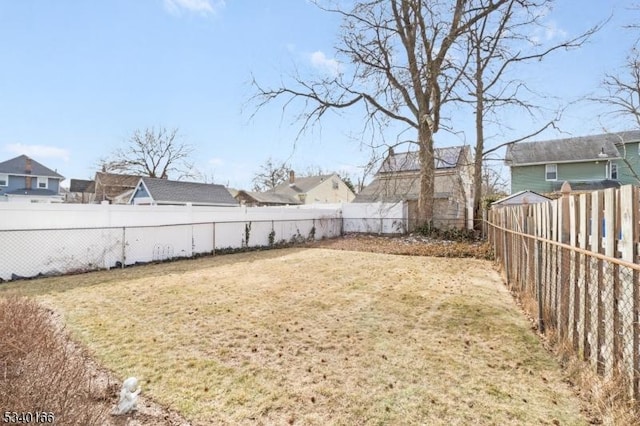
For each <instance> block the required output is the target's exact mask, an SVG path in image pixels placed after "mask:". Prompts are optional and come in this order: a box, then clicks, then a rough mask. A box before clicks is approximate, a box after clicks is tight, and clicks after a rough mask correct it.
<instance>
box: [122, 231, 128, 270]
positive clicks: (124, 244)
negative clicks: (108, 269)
mask: <svg viewBox="0 0 640 426" xmlns="http://www.w3.org/2000/svg"><path fill="white" fill-rule="evenodd" d="M126 230H127V228H126V227H124V226H123V227H122V266H121V268H124V265H125V264H126V263H127V233H126V232H127V231H126Z"/></svg>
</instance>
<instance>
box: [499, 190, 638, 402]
mask: <svg viewBox="0 0 640 426" xmlns="http://www.w3.org/2000/svg"><path fill="white" fill-rule="evenodd" d="M639 203H640V188H637V187H633V186H624V187H622V188H621V189H619V190H618V189H606V190H604V191H598V192H593V193H591V194H580V195H571V194H569V193H568V192H567V193H565V194H564V195H563V197H562V198H560V199H558V200H553V201H551V202H548V203H541V204H536V205H522V206H504V207H499V208H497V209H495V210H493V211H491V212H489V214H488V215H487V218H488V220H489V222H490V223H489V224H488V226H489V231H488V236H489V238H490V240H491V241H490V242H491V243H492V245H493V247H494V250H495V254H496V259H497V260H498V261H499V262H500V263H501V265H502V268H503V271H504V273H505V275H506V278H507V283H508V285H509V287H510V288H511V289H512V290H514V291H516V292H519V293H520V294H521V295H522V296H523V297H525V296H526V297H532V298H534V299H535V300H537V302H538V303H537V304H535V305H534V304H530V305H532V314H535V315H537V317H538V320H539V321H538V324H539V326H540V327H541V329H542V327H543V325H544V327H545V329H547V328H551V329H555V330H556V332H557V333H558V335H559V337H560V338H561V339H564V340H565V341H566V342H567V343H568V344H569V345H570V346H571V347H572V348H573V349H574V351H575V352H576V354H577V356H578V357H580V358H581V359H584V360H587V361H588V362H589V363H590V364H591V366H592V367H593V368H594V370H596V371H597V372H598V373H600V374H603V375H605V376H606V377H608V378H611V377H613V376H614V375H615V374H617V373H621V374H623V375H624V376H625V377H626V379H628V380H627V383H629V392H630V393H631V394H632V395H633V396H634V397H635V398H636V399H640V394H639V393H640V389H639V388H640V324H639V323H640V287H639V276H640V265H638V258H639V250H640V204H639ZM533 306H535V308H534V307H533Z"/></svg>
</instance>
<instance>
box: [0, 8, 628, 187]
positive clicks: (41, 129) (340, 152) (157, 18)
mask: <svg viewBox="0 0 640 426" xmlns="http://www.w3.org/2000/svg"><path fill="white" fill-rule="evenodd" d="M632 3H633V2H632V1H613V0H584V1H575V2H574V1H558V4H557V6H556V8H555V9H554V10H552V11H550V12H549V13H548V15H547V16H546V17H545V22H546V23H547V25H548V27H549V30H548V31H546V32H541V33H540V35H539V36H540V37H542V38H551V39H554V38H557V37H561V36H572V35H576V34H578V33H579V32H580V31H583V30H585V29H587V28H588V27H590V26H591V25H594V24H595V23H597V22H598V21H601V20H604V19H606V18H607V17H608V16H609V15H611V14H613V18H612V20H611V21H610V22H609V23H608V24H607V26H606V27H605V28H604V29H603V30H602V31H601V32H600V33H598V34H596V35H595V36H594V37H593V38H592V40H591V41H590V42H589V44H588V45H587V46H585V47H584V48H582V49H581V50H579V51H574V52H568V53H565V52H561V53H559V54H557V55H554V57H553V58H551V60H546V61H545V62H543V63H536V64H534V65H533V66H532V67H531V68H529V70H528V71H527V73H526V74H523V75H520V76H519V77H521V78H523V79H525V80H526V81H527V82H529V83H530V85H531V86H532V87H534V88H536V89H537V90H539V91H542V92H545V93H550V94H553V95H555V96H557V97H560V98H561V99H565V100H566V101H572V100H575V99H577V98H578V97H580V96H583V95H586V94H588V93H593V92H595V91H597V88H598V85H599V82H600V81H601V80H602V78H603V75H604V73H605V72H613V71H615V70H616V68H617V67H619V66H620V64H622V63H623V61H624V57H625V54H626V51H627V50H628V49H629V48H630V46H631V44H632V42H633V40H634V38H635V36H636V35H635V34H634V33H633V32H631V31H630V30H628V29H623V28H622V26H623V25H624V24H628V23H630V22H632V21H633V20H634V18H635V17H637V13H634V12H630V11H629V10H628V9H627V8H628V7H629V6H631V4H632ZM338 26H339V21H338V19H337V17H336V16H332V15H329V14H326V13H324V12H321V11H320V10H318V9H317V8H316V7H314V6H313V5H311V4H309V3H308V2H307V1H304V0H261V1H256V0H226V1H223V0H135V1H132V0H109V1H82V0H56V1H48V0H19V1H18V0H15V1H12V0H0V58H1V60H0V160H6V159H9V158H12V157H14V156H16V155H20V154H23V153H24V154H27V155H30V156H32V157H33V158H35V159H36V160H37V161H40V162H41V163H43V164H45V165H47V166H49V167H51V168H55V169H57V170H58V172H60V173H61V174H63V175H64V176H65V177H66V178H67V180H66V181H65V183H66V185H68V184H69V179H71V178H80V179H86V178H91V177H92V176H93V174H94V172H95V171H96V164H97V162H98V160H99V158H100V157H105V156H107V155H108V154H109V153H110V152H111V151H113V150H114V149H115V148H117V147H119V146H123V144H124V142H125V141H126V140H127V138H128V137H129V135H131V133H132V132H133V131H134V130H135V129H144V128H146V127H152V126H155V127H158V126H164V127H167V128H179V133H180V135H181V137H182V141H183V142H185V143H188V144H191V145H193V147H194V148H195V152H194V159H195V161H196V166H197V168H198V169H200V170H201V171H202V172H204V173H206V174H207V175H208V176H213V178H214V180H215V182H217V183H223V184H229V185H230V186H232V187H236V188H249V187H250V186H251V183H250V182H251V177H252V175H253V174H254V172H255V171H256V170H257V169H258V168H259V166H260V164H262V163H263V162H264V161H265V160H266V159H267V158H269V157H273V158H276V159H283V160H284V159H289V160H290V163H291V164H292V165H293V167H294V168H296V169H305V168H307V167H309V166H316V167H321V168H323V169H325V170H336V171H341V170H344V171H348V172H351V173H353V174H354V175H355V174H357V173H358V166H360V165H362V164H363V163H365V162H366V160H367V158H368V155H369V152H368V150H367V149H361V147H360V144H359V142H358V140H357V139H354V138H353V135H352V134H351V133H357V132H358V131H359V130H361V127H362V125H361V117H360V116H359V115H357V114H346V115H344V116H343V117H338V116H336V115H333V114H330V115H329V117H328V119H327V120H326V121H325V122H323V123H322V127H321V128H316V129H315V131H313V132H311V133H309V134H306V135H303V136H302V137H301V138H300V139H299V140H298V141H297V143H296V144H295V150H294V140H295V137H296V133H297V130H298V126H297V125H296V124H295V123H294V124H293V125H291V124H292V123H293V120H294V117H293V114H288V115H285V116H282V114H281V110H280V105H278V104H274V105H273V106H270V107H267V108H266V109H263V110H262V111H260V112H259V113H258V115H257V116H256V117H254V118H251V113H252V112H253V111H254V109H253V107H252V106H247V100H248V99H249V97H250V96H251V94H252V88H251V86H250V84H249V83H250V80H251V76H252V75H254V76H255V77H256V79H258V80H259V81H260V82H261V83H262V84H264V85H277V84H278V83H279V82H280V81H281V79H286V74H288V73H291V72H292V71H293V70H294V69H295V68H298V69H301V70H310V71H314V70H315V71H317V72H318V73H323V72H324V73H326V72H330V68H331V67H332V66H334V65H335V62H334V61H333V58H334V55H335V54H334V49H333V46H334V45H335V42H336V34H337V33H338ZM601 110H602V108H595V107H590V106H585V105H577V106H574V107H571V108H570V109H569V110H568V111H567V112H566V113H565V115H564V116H563V120H562V121H561V123H560V125H561V127H562V130H563V131H565V132H568V134H573V135H584V134H589V133H592V132H601V131H602V130H603V126H606V127H607V130H622V129H624V128H625V127H624V126H625V125H624V123H611V122H608V121H607V122H606V125H603V122H602V121H600V120H598V119H597V117H596V114H597V113H598V112H601ZM291 112H292V113H293V112H294V111H291ZM503 119H504V121H506V122H509V124H510V125H511V127H512V128H514V131H513V135H516V134H517V133H518V132H522V131H523V130H525V129H527V128H534V127H535V126H536V123H532V122H531V119H529V118H526V117H525V118H523V117H522V115H521V114H516V115H509V114H505V115H504V116H503ZM455 120H456V122H458V123H460V124H457V125H456V127H457V128H459V129H460V130H462V131H467V132H469V130H470V129H471V128H472V127H470V126H471V125H472V122H473V116H472V115H470V114H467V113H460V114H459V116H457V117H456V118H455ZM507 133H508V132H507ZM509 136H510V135H509V134H502V135H500V136H499V137H496V138H493V139H491V143H495V144H497V143H500V142H502V141H504V140H506V139H507V138H508V137H509ZM556 136H564V134H558V133H553V132H548V133H546V134H545V135H543V136H540V137H539V138H538V139H541V138H553V137H556ZM465 141H466V142H467V143H472V142H473V134H472V133H467V134H466V136H463V135H458V136H453V135H449V134H446V133H441V134H440V133H439V134H438V137H437V139H436V146H448V145H455V144H460V143H464V142H465Z"/></svg>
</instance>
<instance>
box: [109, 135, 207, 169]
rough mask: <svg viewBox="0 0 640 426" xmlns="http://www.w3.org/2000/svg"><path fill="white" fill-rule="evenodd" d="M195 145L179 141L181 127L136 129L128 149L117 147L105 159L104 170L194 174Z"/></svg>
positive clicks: (129, 141)
mask: <svg viewBox="0 0 640 426" xmlns="http://www.w3.org/2000/svg"><path fill="white" fill-rule="evenodd" d="M192 152H193V148H192V147H191V146H190V145H187V144H185V143H183V142H181V141H180V138H179V136H178V129H172V130H167V129H166V128H164V127H161V128H159V129H158V130H156V129H154V128H146V129H144V130H142V131H141V130H135V131H134V132H133V134H132V135H131V137H130V138H129V140H128V141H127V145H126V147H125V148H118V149H117V150H115V151H114V152H113V153H112V154H111V157H110V158H109V159H107V160H105V161H103V166H104V168H105V170H107V171H110V172H115V173H126V174H131V175H139V176H149V177H152V178H160V179H168V178H169V176H173V177H175V178H176V179H178V180H180V179H186V178H191V177H194V176H195V175H196V174H197V172H196V171H195V170H194V168H193V163H192V162H191V161H190V155H191V153H192Z"/></svg>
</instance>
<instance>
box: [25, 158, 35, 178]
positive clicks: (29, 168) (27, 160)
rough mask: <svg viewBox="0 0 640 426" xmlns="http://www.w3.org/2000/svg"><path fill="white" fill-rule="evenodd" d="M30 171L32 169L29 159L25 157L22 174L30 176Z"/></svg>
mask: <svg viewBox="0 0 640 426" xmlns="http://www.w3.org/2000/svg"><path fill="white" fill-rule="evenodd" d="M32 170H33V168H32V166H31V158H29V157H26V159H25V160H24V172H25V174H28V175H30V174H31V171H32Z"/></svg>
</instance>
